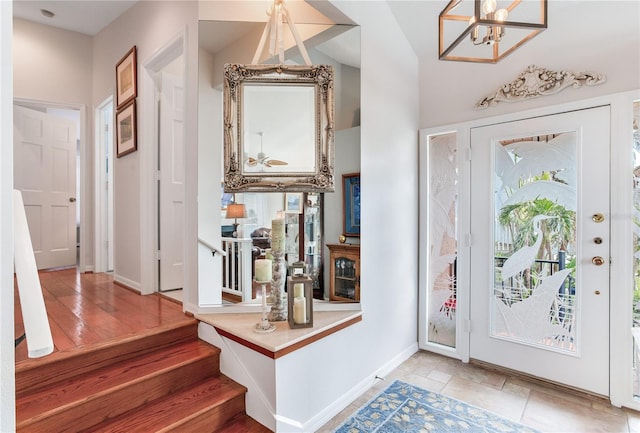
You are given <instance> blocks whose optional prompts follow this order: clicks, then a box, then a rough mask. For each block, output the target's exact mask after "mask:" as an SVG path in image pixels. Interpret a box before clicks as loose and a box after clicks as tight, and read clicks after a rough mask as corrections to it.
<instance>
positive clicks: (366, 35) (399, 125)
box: [201, 1, 418, 431]
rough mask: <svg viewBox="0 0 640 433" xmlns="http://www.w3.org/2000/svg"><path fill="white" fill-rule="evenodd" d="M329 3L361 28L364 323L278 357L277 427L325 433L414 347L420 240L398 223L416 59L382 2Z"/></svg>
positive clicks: (405, 187)
mask: <svg viewBox="0 0 640 433" xmlns="http://www.w3.org/2000/svg"><path fill="white" fill-rule="evenodd" d="M332 3H333V4H334V5H336V6H337V7H338V8H339V9H340V10H341V11H342V12H343V13H345V14H346V15H347V16H349V18H351V19H352V20H353V21H355V22H356V23H357V24H359V25H361V39H362V68H361V107H362V108H361V131H360V132H361V175H362V183H363V193H362V219H363V222H362V227H361V229H362V250H361V262H362V284H361V287H362V311H363V320H362V322H360V323H358V324H356V325H353V326H350V327H348V328H346V329H344V330H342V331H340V332H338V333H336V334H333V335H331V336H329V337H327V338H324V339H322V340H321V341H319V342H317V343H314V344H312V345H310V346H307V347H305V348H303V349H301V350H297V351H295V352H293V353H291V354H288V355H286V356H284V357H282V358H279V359H278V360H277V361H276V387H277V388H276V389H277V392H276V404H275V408H276V410H277V414H278V421H277V424H278V428H279V430H280V431H295V429H296V427H297V428H300V426H302V429H301V430H298V431H312V430H313V429H314V428H317V427H320V426H321V425H322V423H324V422H326V421H327V420H328V419H329V418H330V417H332V416H334V415H335V414H336V413H337V412H338V411H340V410H341V409H342V408H344V407H346V405H348V404H349V403H350V402H351V400H352V399H354V398H355V397H357V396H358V395H359V394H360V393H361V392H362V391H363V390H365V389H366V388H368V387H369V386H371V385H373V383H374V381H375V379H374V377H375V375H376V374H378V373H382V374H385V373H386V371H387V370H388V369H390V368H392V367H393V366H395V365H397V364H398V363H400V362H402V361H403V360H404V359H405V358H406V357H408V356H410V354H411V353H413V352H414V351H415V350H416V349H417V314H416V311H417V277H418V274H417V268H418V263H417V256H418V243H417V237H414V238H411V237H410V236H403V237H402V240H400V236H401V234H399V232H398V227H417V217H418V208H417V197H418V189H417V185H418V166H417V159H418V158H417V131H418V94H417V92H416V89H417V88H418V61H417V58H416V56H415V54H414V53H413V51H412V50H411V48H410V46H409V44H408V42H407V41H406V39H405V38H404V35H403V34H402V32H401V31H400V28H399V27H398V25H397V23H396V21H395V19H394V18H393V15H392V14H391V12H390V10H389V8H388V6H387V4H386V3H385V2H380V1H336V2H332ZM209 12H215V11H212V10H210V11H209ZM218 12H221V11H220V10H218ZM225 12H228V13H229V14H228V15H229V16H230V17H231V19H238V18H237V16H235V15H233V14H231V13H230V11H229V10H226V11H225ZM201 14H202V10H201ZM201 17H202V15H201ZM217 19H222V18H217ZM380 29H384V30H385V31H384V32H382V31H381V30H380ZM380 59H385V61H384V62H381V61H380ZM399 65H402V67H400V66H399ZM396 208H402V209H405V210H406V212H405V213H404V214H403V215H400V216H398V215H397V213H396V212H395V211H394V209H396ZM390 221H393V222H394V223H393V224H390ZM223 356H224V353H223ZM340 360H342V362H340V367H339V368H334V366H335V365H336V363H337V362H339V361H340ZM250 414H251V412H250Z"/></svg>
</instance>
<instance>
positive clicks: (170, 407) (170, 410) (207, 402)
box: [86, 376, 268, 433]
mask: <svg viewBox="0 0 640 433" xmlns="http://www.w3.org/2000/svg"><path fill="white" fill-rule="evenodd" d="M246 391H247V389H246V388H245V387H244V386H242V385H240V384H238V383H237V382H234V381H233V380H231V379H229V378H228V377H226V376H218V377H212V378H208V379H204V380H202V381H201V382H199V383H197V384H195V385H193V386H191V387H189V388H188V389H183V390H181V391H178V392H176V393H174V394H171V395H168V396H166V397H163V398H160V399H157V400H154V401H151V402H149V403H147V404H145V405H144V406H142V407H140V408H137V409H135V410H132V411H130V412H128V413H125V414H122V415H120V416H118V417H117V418H114V419H112V420H106V421H104V422H102V423H101V424H100V425H98V426H96V427H94V428H90V429H87V430H86V432H87V433H88V432H95V433H98V432H100V433H115V432H123V433H125V432H126V433H136V432H139V433H151V432H160V431H163V432H169V431H174V430H175V431H190V432H205V431H211V432H213V431H222V430H217V429H218V428H219V427H220V426H222V425H224V424H225V423H226V422H227V421H228V420H230V419H232V418H233V417H235V416H237V415H241V416H242V415H243V414H244V395H245V393H246ZM211 411H217V413H216V414H215V416H214V417H213V419H212V417H211ZM203 415H207V417H206V418H205V417H203ZM245 416H246V415H245ZM267 431H268V430H267Z"/></svg>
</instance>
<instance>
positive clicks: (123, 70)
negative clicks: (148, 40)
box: [116, 45, 138, 110]
mask: <svg viewBox="0 0 640 433" xmlns="http://www.w3.org/2000/svg"><path fill="white" fill-rule="evenodd" d="M136 69H137V61H136V46H135V45H134V46H133V47H132V48H131V49H130V50H129V51H128V52H127V54H125V55H124V57H123V58H122V59H120V61H119V62H118V64H117V65H116V107H117V109H118V110H120V109H121V108H123V107H124V106H125V105H126V104H127V103H128V102H129V101H131V100H132V99H135V97H136V96H137V95H138V86H137V71H136Z"/></svg>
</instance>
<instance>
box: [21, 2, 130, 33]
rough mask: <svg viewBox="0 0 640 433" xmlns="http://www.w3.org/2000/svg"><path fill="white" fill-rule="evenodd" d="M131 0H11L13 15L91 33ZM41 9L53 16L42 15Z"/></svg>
mask: <svg viewBox="0 0 640 433" xmlns="http://www.w3.org/2000/svg"><path fill="white" fill-rule="evenodd" d="M135 3H136V1H135V0H118V1H114V0H92V1H77V0H76V1H69V0H67V1H58V0H14V2H13V16H14V17H18V18H22V19H25V20H27V21H34V22H37V23H40V24H46V25H49V26H53V27H58V28H61V29H65V30H71V31H74V32H78V33H83V34H86V35H90V36H94V35H96V34H97V33H98V32H100V30H102V29H103V28H105V27H106V26H107V25H108V24H109V23H110V22H111V21H113V20H114V19H116V18H117V17H119V16H120V15H122V13H124V12H125V11H126V10H127V9H129V8H130V7H131V6H133V5H134V4H135ZM42 9H45V10H48V11H50V12H53V13H54V14H55V16H54V17H52V18H48V17H46V16H44V15H43V14H42V12H41V10H42Z"/></svg>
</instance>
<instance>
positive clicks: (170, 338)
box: [15, 316, 198, 398]
mask: <svg viewBox="0 0 640 433" xmlns="http://www.w3.org/2000/svg"><path fill="white" fill-rule="evenodd" d="M197 326H198V322H197V320H195V319H193V318H186V316H185V320H184V321H183V322H178V323H172V324H168V325H165V326H162V327H159V328H154V329H149V330H147V331H144V332H138V333H136V334H131V335H130V336H127V337H118V338H114V339H111V340H108V341H105V342H102V343H99V344H96V345H93V346H91V347H86V348H80V349H75V350H68V351H60V352H55V353H53V354H51V355H48V356H47V357H44V358H37V359H29V360H25V361H21V362H19V363H17V364H16V370H15V375H16V396H17V397H18V398H19V397H20V396H22V395H23V394H25V393H33V392H34V391H36V390H38V389H42V388H46V387H48V386H50V385H52V384H53V383H55V382H59V381H62V380H65V379H68V378H71V377H75V376H77V375H79V374H82V373H84V372H88V371H93V370H96V369H98V368H102V367H106V366H108V365H112V364H117V363H121V362H123V361H126V360H128V359H131V358H134V357H136V356H139V355H141V354H144V353H148V352H151V351H156V350H158V349H161V348H163V347H167V346H170V345H174V344H176V343H179V342H183V341H196V340H197ZM78 357H81V360H82V362H78Z"/></svg>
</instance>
